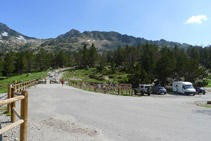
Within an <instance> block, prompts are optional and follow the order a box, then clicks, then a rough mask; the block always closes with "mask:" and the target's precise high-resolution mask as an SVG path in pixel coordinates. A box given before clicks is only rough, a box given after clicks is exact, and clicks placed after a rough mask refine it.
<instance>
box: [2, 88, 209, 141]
mask: <svg viewBox="0 0 211 141" xmlns="http://www.w3.org/2000/svg"><path fill="white" fill-rule="evenodd" d="M29 93H30V95H29V122H28V125H29V126H28V140H29V141H50V140H51V141H52V140H61V141H69V140H71V141H74V140H75V141H76V140H79V141H104V140H113V141H128V140H131V141H140V140H144V141H169V140H171V141H199V140H200V141H205V140H210V138H211V130H210V127H211V108H204V107H200V106H197V105H196V104H195V103H196V102H205V101H207V100H211V93H210V92H209V93H207V94H206V95H196V96H184V95H173V94H167V95H151V96H143V97H129V96H116V95H109V94H101V93H94V92H88V91H84V90H80V89H76V88H73V87H70V86H64V87H62V85H61V84H40V85H37V86H36V87H33V88H32V89H30V90H29ZM0 120H1V121H3V123H2V126H5V125H7V124H8V123H7V120H9V118H8V117H6V116H0ZM17 129H18V128H17ZM17 129H13V130H11V131H9V132H7V133H4V134H3V139H4V141H14V140H18V139H19V135H18V134H19V133H18V132H19V130H17Z"/></svg>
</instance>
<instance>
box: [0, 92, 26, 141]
mask: <svg viewBox="0 0 211 141" xmlns="http://www.w3.org/2000/svg"><path fill="white" fill-rule="evenodd" d="M11 89H12V90H11V94H12V95H11V96H12V97H11V98H9V99H6V100H3V101H0V106H2V105H6V104H11V107H10V108H11V109H10V111H11V122H12V124H10V125H7V126H6V127H4V128H2V129H0V134H2V133H4V132H6V131H8V130H10V129H12V128H14V127H16V126H18V125H20V126H21V127H20V141H26V140H27V120H28V119H27V118H28V92H27V91H22V92H21V93H17V92H15V91H14V90H15V89H14V88H11ZM15 95H18V96H15ZM19 100H20V101H21V105H20V109H21V112H20V114H19V113H18V111H17V110H16V101H19ZM16 116H17V117H18V118H19V119H20V120H18V121H16Z"/></svg>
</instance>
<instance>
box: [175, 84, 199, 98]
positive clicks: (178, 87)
mask: <svg viewBox="0 0 211 141" xmlns="http://www.w3.org/2000/svg"><path fill="white" fill-rule="evenodd" d="M172 89H173V92H176V93H181V94H192V95H195V94H196V90H195V89H194V87H193V84H192V83H191V82H182V81H177V82H173V83H172Z"/></svg>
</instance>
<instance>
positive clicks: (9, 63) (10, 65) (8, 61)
mask: <svg viewBox="0 0 211 141" xmlns="http://www.w3.org/2000/svg"><path fill="white" fill-rule="evenodd" d="M14 62H15V57H14V53H13V52H9V53H7V54H6V55H5V57H4V64H3V66H4V68H3V75H4V76H7V77H8V76H11V74H12V73H13V71H14V70H15V65H14Z"/></svg>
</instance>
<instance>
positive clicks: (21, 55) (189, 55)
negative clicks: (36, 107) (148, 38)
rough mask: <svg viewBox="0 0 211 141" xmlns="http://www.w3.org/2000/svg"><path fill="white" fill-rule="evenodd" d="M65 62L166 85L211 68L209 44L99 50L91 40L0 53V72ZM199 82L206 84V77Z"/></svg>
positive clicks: (196, 76)
mask: <svg viewBox="0 0 211 141" xmlns="http://www.w3.org/2000/svg"><path fill="white" fill-rule="evenodd" d="M67 66H76V67H79V68H90V67H92V68H93V67H95V68H97V70H98V71H99V72H102V71H104V70H105V68H106V69H108V68H109V69H108V70H110V73H113V74H114V73H116V72H117V71H118V72H126V73H128V74H129V75H128V82H127V83H132V84H133V85H134V86H135V85H136V84H138V83H153V82H154V83H156V84H160V85H166V84H168V83H169V81H178V80H184V81H191V82H193V83H195V82H197V81H199V80H203V79H204V78H207V71H208V70H209V71H211V47H205V48H203V47H189V48H187V49H181V48H178V47H177V46H175V47H172V48H168V47H162V48H160V47H158V46H157V45H150V44H147V43H146V44H145V45H141V44H139V45H138V46H136V47H133V46H126V47H120V46H119V47H118V48H117V49H116V50H112V51H103V52H98V51H97V49H96V47H95V45H94V44H92V45H91V46H90V47H87V45H84V46H83V48H81V49H79V50H78V51H77V52H71V51H70V52H64V51H57V52H54V53H48V52H47V51H46V50H44V49H40V51H39V52H38V53H34V52H32V51H24V52H8V53H5V54H1V57H0V72H1V74H2V75H3V76H11V75H13V74H22V73H25V72H38V71H44V70H47V69H49V68H50V67H51V68H58V67H67ZM199 83H200V84H201V85H206V81H204V82H201V81H200V82H199Z"/></svg>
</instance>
